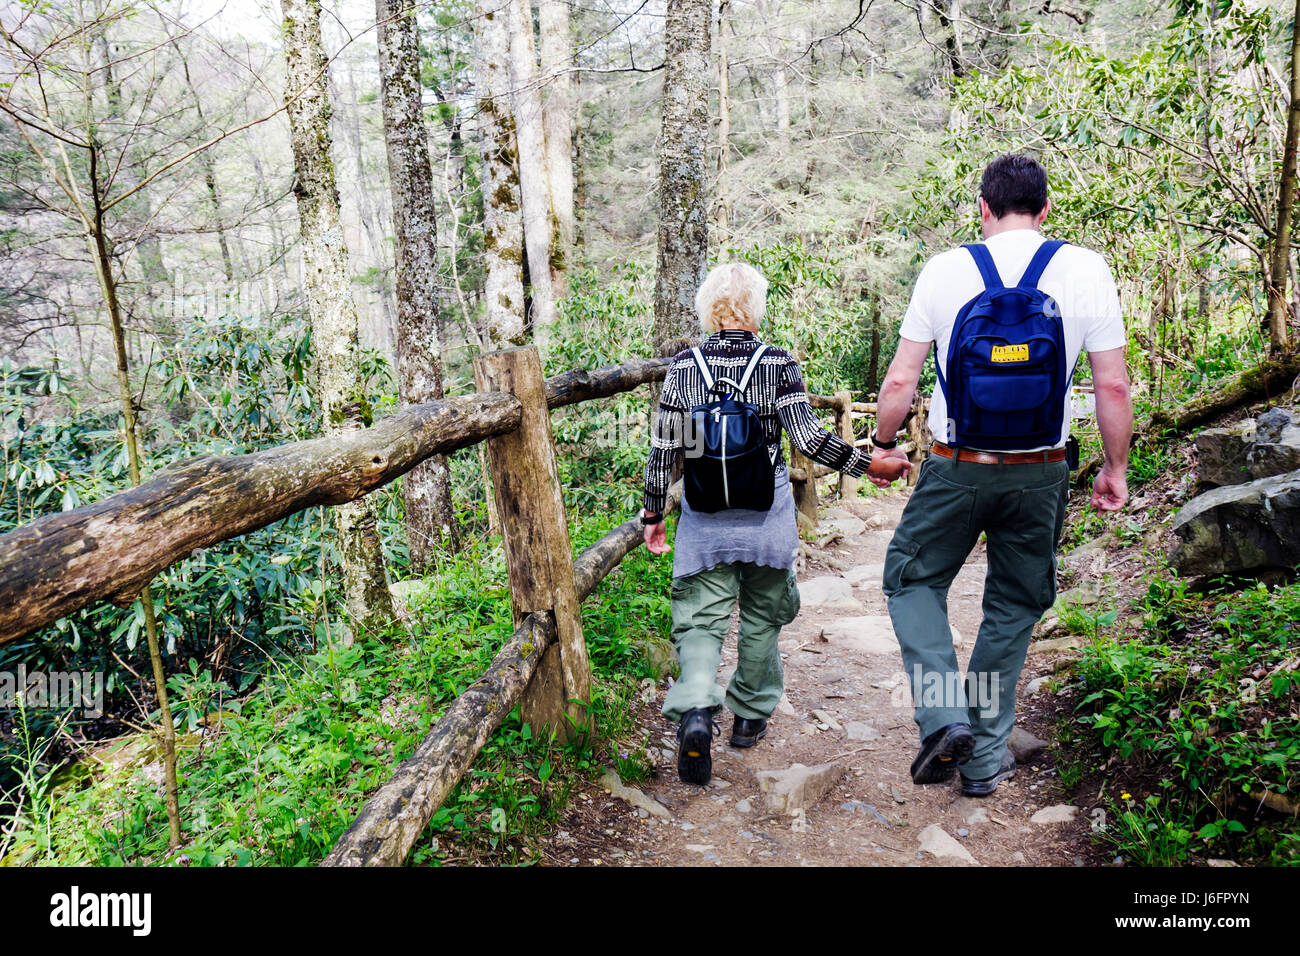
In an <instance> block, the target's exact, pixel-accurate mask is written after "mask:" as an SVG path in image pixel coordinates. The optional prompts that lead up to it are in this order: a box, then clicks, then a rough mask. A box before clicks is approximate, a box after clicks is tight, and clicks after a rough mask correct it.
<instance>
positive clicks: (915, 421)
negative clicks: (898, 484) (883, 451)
mask: <svg viewBox="0 0 1300 956" xmlns="http://www.w3.org/2000/svg"><path fill="white" fill-rule="evenodd" d="M929 424H930V405H929V402H928V401H927V400H926V399H924V398H918V399H917V400H916V404H914V405H913V406H912V412H911V414H910V415H909V416H908V419H907V432H908V437H909V438H911V439H912V453H911V454H910V455H908V456H907V457H908V458H910V459H911V460H912V470H911V471H909V472H908V473H907V484H908V485H909V486H911V485H915V484H916V483H917V481H918V480H919V479H920V477H921V463H922V462H923V461H925V459H926V456H927V455H929V454H930V428H929Z"/></svg>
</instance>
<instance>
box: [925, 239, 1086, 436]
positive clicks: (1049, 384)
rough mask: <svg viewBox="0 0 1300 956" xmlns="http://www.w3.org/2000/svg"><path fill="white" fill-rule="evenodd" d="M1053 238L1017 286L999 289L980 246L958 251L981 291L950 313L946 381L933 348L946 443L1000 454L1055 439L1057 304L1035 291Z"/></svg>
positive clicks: (1065, 382) (1060, 336) (1060, 381)
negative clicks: (973, 269)
mask: <svg viewBox="0 0 1300 956" xmlns="http://www.w3.org/2000/svg"><path fill="white" fill-rule="evenodd" d="M1063 245H1065V243H1064V242H1061V241H1059V240H1054V241H1049V242H1044V243H1043V244H1042V245H1041V246H1039V247H1038V251H1037V252H1035V253H1034V257H1033V259H1031V260H1030V261H1029V265H1028V267H1027V268H1026V269H1025V274H1024V275H1023V276H1021V278H1020V283H1019V284H1018V285H1015V286H1012V287H1010V288H1008V287H1006V286H1004V285H1003V284H1002V279H1001V278H1000V277H999V276H998V270H997V267H996V266H994V264H993V257H992V256H991V255H989V251H988V249H987V248H986V247H985V246H984V245H983V244H979V243H970V244H967V245H966V246H964V247H963V248H965V249H966V250H968V251H969V252H970V254H971V256H972V257H973V258H974V259H975V265H977V266H978V267H979V270H980V275H981V276H982V277H983V279H984V291H983V292H981V293H980V294H979V295H977V296H975V298H973V299H971V300H970V301H969V302H967V303H966V304H965V305H964V306H962V308H961V311H960V312H958V313H957V321H956V323H955V324H954V325H953V329H952V338H951V340H950V341H949V343H948V375H947V377H946V380H945V376H944V374H943V369H942V368H941V367H940V364H939V346H938V344H937V343H936V344H935V349H934V365H935V371H936V372H938V378H939V387H940V388H942V389H943V394H944V398H945V399H947V402H948V444H949V445H952V446H954V447H962V446H965V447H973V448H983V449H988V450H990V451H1005V450H1008V449H1015V448H1038V447H1044V446H1051V445H1055V444H1056V443H1057V442H1059V441H1060V440H1061V428H1062V426H1063V425H1064V424H1065V394H1066V391H1067V390H1068V389H1069V387H1070V379H1071V378H1072V377H1073V376H1072V374H1067V373H1066V368H1065V330H1064V327H1063V326H1062V324H1061V310H1060V307H1059V306H1058V305H1057V304H1056V300H1055V299H1053V298H1052V297H1051V296H1050V295H1047V294H1046V293H1044V292H1042V291H1040V290H1039V288H1038V280H1039V279H1040V278H1041V277H1042V275H1043V270H1044V269H1045V268H1047V264H1048V263H1049V262H1051V260H1052V256H1054V255H1055V254H1056V250H1057V249H1059V248H1061V246H1063Z"/></svg>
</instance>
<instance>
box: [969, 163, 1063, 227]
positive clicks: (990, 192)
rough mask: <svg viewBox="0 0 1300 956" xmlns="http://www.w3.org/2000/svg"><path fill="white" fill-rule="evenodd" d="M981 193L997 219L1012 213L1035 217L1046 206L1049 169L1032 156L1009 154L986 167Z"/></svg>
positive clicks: (981, 180) (981, 181)
mask: <svg viewBox="0 0 1300 956" xmlns="http://www.w3.org/2000/svg"><path fill="white" fill-rule="evenodd" d="M980 195H981V196H983V197H984V201H985V202H986V203H988V204H989V209H990V210H992V212H993V215H994V216H996V217H997V218H998V219H1001V218H1002V217H1003V216H1005V215H1006V214H1007V213H1009V212H1019V213H1024V214H1026V215H1029V216H1036V215H1038V214H1039V213H1040V212H1042V211H1043V207H1044V206H1046V205H1047V170H1045V169H1043V167H1042V164H1041V163H1039V162H1038V160H1036V159H1034V157H1032V156H1025V155H1023V154H1022V153H1006V154H1005V155H1002V156H999V157H998V158H997V159H995V160H993V162H991V163H989V164H988V165H987V166H985V167H984V175H983V176H981V177H980Z"/></svg>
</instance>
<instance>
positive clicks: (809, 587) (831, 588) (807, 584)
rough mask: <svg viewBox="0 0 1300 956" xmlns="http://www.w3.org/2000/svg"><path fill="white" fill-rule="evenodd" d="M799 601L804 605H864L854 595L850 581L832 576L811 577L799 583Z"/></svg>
mask: <svg viewBox="0 0 1300 956" xmlns="http://www.w3.org/2000/svg"><path fill="white" fill-rule="evenodd" d="M799 602H800V604H801V605H802V606H803V607H806V608H808V607H824V608H846V609H847V608H858V609H860V608H861V607H862V605H861V604H860V603H859V602H858V599H857V598H855V597H854V596H853V590H852V588H851V587H850V586H849V582H848V581H846V580H844V579H843V578H833V577H830V576H826V577H820V578H809V579H808V580H807V581H801V582H800V583H799Z"/></svg>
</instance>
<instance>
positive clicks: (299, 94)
mask: <svg viewBox="0 0 1300 956" xmlns="http://www.w3.org/2000/svg"><path fill="white" fill-rule="evenodd" d="M281 10H282V11H283V16H284V52H285V60H286V63H287V70H286V73H285V102H286V106H287V112H288V114H289V142H290V145H291V146H292V148H293V161H294V170H295V174H296V177H297V181H296V182H295V184H294V194H295V195H296V197H297V200H298V219H299V224H300V229H301V249H302V258H303V272H304V274H305V278H306V287H307V288H306V292H307V308H308V312H309V313H310V315H311V330H312V346H313V351H314V353H315V358H316V391H317V400H318V402H319V404H320V410H321V420H322V427H323V428H324V429H325V431H326V433H335V432H340V431H346V430H348V429H354V428H362V427H364V426H366V425H368V424H369V423H370V421H369V420H370V405H369V401H368V399H367V395H366V387H365V383H364V382H363V381H362V380H361V375H360V364H359V356H358V351H359V348H358V336H357V309H356V304H355V303H354V302H353V300H352V289H351V278H350V277H349V275H348V251H347V248H346V247H345V245H344V243H343V223H342V221H341V219H340V215H339V192H338V184H337V183H336V181H335V177H334V161H333V159H332V158H331V157H330V145H331V137H330V103H329V97H328V95H327V93H326V76H325V71H326V68H327V67H326V62H325V51H324V49H323V47H322V44H321V31H320V0H282V3H281ZM334 519H335V525H336V527H337V529H338V538H339V552H340V554H341V555H342V558H343V576H344V593H345V596H346V600H347V607H348V612H349V614H350V616H351V618H352V620H353V622H354V623H357V624H360V625H362V626H363V627H365V628H366V629H367V630H371V631H377V630H379V629H381V628H383V627H384V626H385V625H387V624H388V623H390V622H391V621H392V619H393V600H392V596H391V595H390V594H389V591H388V581H387V575H386V573H385V569H384V553H383V549H382V548H381V546H380V541H379V530H378V528H377V527H376V524H375V514H374V511H373V509H372V508H371V506H370V503H369V502H368V501H367V500H366V499H365V498H358V499H357V500H356V501H351V502H349V503H347V504H344V505H339V506H338V507H336V508H335V509H334Z"/></svg>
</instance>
